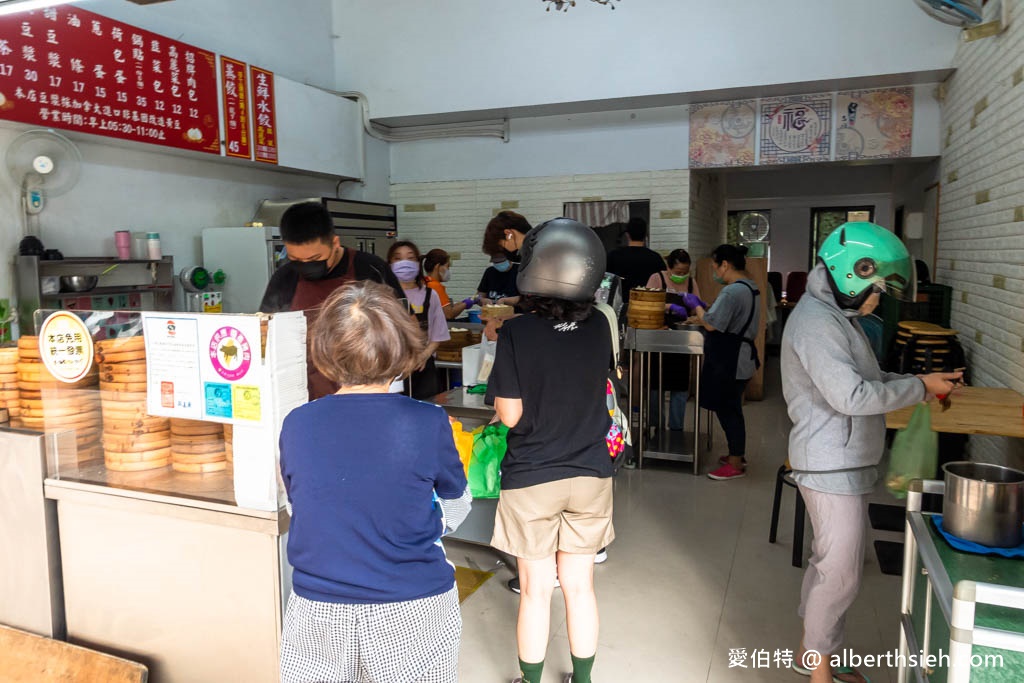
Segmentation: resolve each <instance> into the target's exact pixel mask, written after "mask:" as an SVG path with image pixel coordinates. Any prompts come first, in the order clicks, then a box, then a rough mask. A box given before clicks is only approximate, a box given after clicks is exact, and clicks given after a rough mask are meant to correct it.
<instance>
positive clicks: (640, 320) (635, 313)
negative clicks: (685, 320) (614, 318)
mask: <svg viewBox="0 0 1024 683" xmlns="http://www.w3.org/2000/svg"><path fill="white" fill-rule="evenodd" d="M626 322H627V323H628V325H629V326H630V327H635V328H637V329H640V330H660V329H661V328H663V327H664V326H665V291H664V290H649V289H634V290H632V291H631V292H630V293H629V314H628V315H627V320H626Z"/></svg>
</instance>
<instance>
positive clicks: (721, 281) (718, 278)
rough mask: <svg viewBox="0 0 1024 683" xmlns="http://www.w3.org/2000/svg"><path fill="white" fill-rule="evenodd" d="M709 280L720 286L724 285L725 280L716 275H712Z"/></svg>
mask: <svg viewBox="0 0 1024 683" xmlns="http://www.w3.org/2000/svg"><path fill="white" fill-rule="evenodd" d="M711 279H712V280H714V281H715V282H716V283H717V284H720V285H724V284H725V278H723V277H722V276H721V275H719V274H718V273H715V274H714V275H712V276H711Z"/></svg>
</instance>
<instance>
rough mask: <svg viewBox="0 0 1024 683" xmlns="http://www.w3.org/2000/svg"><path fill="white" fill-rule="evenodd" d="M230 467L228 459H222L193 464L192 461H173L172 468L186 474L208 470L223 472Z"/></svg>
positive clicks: (203, 472) (202, 472)
mask: <svg viewBox="0 0 1024 683" xmlns="http://www.w3.org/2000/svg"><path fill="white" fill-rule="evenodd" d="M227 468H228V462H227V460H221V461H220V462H207V463H202V464H191V463H177V462H176V463H173V464H171V469H172V470H174V471H175V472H182V473H185V474H205V473H207V472H223V471H224V470H226V469H227Z"/></svg>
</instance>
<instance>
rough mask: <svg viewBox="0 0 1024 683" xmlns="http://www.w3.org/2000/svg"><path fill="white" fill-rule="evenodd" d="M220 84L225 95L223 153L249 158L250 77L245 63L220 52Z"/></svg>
mask: <svg viewBox="0 0 1024 683" xmlns="http://www.w3.org/2000/svg"><path fill="white" fill-rule="evenodd" d="M220 83H221V94H222V95H223V97H224V153H225V154H227V155H228V156H229V157H238V158H239V159H252V144H251V140H252V132H251V131H250V128H249V126H250V121H249V79H248V78H247V77H246V73H245V62H240V61H238V60H236V59H230V58H229V57H225V56H223V55H221V58H220Z"/></svg>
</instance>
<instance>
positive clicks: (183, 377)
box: [142, 313, 203, 420]
mask: <svg viewBox="0 0 1024 683" xmlns="http://www.w3.org/2000/svg"><path fill="white" fill-rule="evenodd" d="M142 327H143V331H144V334H145V339H146V380H147V382H148V385H149V388H148V391H147V401H146V402H147V410H148V412H149V414H150V415H162V416H166V417H180V418H188V419H192V420H198V419H201V418H202V415H203V394H202V383H201V381H200V379H199V358H200V356H199V323H198V321H197V320H196V319H195V318H194V317H185V316H182V317H179V316H174V315H166V314H158V313H143V314H142Z"/></svg>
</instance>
